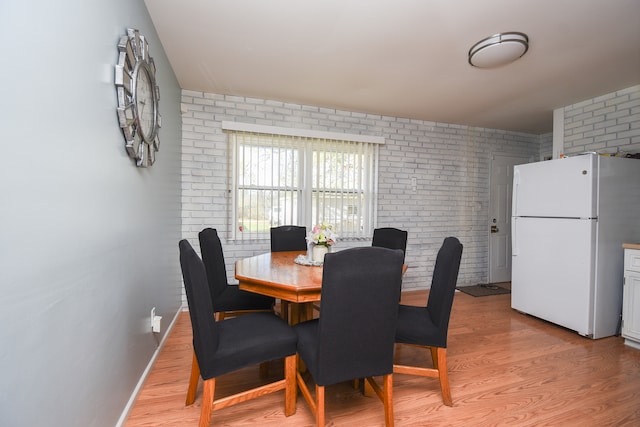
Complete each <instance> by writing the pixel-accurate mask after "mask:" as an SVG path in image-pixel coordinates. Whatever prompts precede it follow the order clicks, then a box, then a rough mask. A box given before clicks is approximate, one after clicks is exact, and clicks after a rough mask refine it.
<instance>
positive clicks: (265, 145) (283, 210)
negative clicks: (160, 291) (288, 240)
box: [223, 122, 384, 240]
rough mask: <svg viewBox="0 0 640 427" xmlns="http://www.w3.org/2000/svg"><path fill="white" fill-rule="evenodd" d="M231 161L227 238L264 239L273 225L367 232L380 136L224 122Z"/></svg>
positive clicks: (350, 235)
mask: <svg viewBox="0 0 640 427" xmlns="http://www.w3.org/2000/svg"><path fill="white" fill-rule="evenodd" d="M223 129H224V130H225V131H226V132H227V134H228V140H229V143H230V148H231V149H230V152H231V162H232V167H231V170H232V177H231V181H232V188H231V195H232V197H231V212H230V220H231V222H232V230H233V233H232V234H231V235H232V238H235V239H237V240H249V239H268V238H269V229H270V228H271V227H275V226H278V225H304V226H306V227H307V228H308V229H309V228H310V227H311V226H312V225H313V224H318V223H321V222H326V223H329V224H333V225H334V226H335V227H336V230H337V232H338V234H339V236H340V238H341V239H357V238H369V237H371V234H372V232H373V228H374V223H375V213H376V198H377V168H378V144H380V143H383V142H384V139H383V138H378V137H369V136H362V135H344V134H338V133H328V132H314V131H303V130H292V129H284V128H273V127H268V126H259V125H247V124H240V123H233V122H224V123H223Z"/></svg>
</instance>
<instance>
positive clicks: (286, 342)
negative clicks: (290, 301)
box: [199, 313, 297, 379]
mask: <svg viewBox="0 0 640 427" xmlns="http://www.w3.org/2000/svg"><path fill="white" fill-rule="evenodd" d="M218 328H219V343H218V351H216V352H215V354H214V357H213V360H207V361H199V365H200V374H201V375H202V378H203V379H208V378H212V377H217V376H219V375H222V374H225V373H227V372H232V371H235V370H238V369H240V368H244V367H246V366H251V365H256V364H258V363H261V362H266V361H269V360H277V359H283V358H285V357H286V356H290V355H292V354H294V353H295V352H296V343H297V336H296V334H295V332H294V331H293V330H292V329H291V327H290V326H289V325H288V324H287V323H286V322H285V321H284V320H282V319H280V318H279V317H278V316H276V315H275V314H272V313H251V314H246V315H244V316H238V317H232V318H229V319H226V320H224V321H223V322H219V323H218ZM205 368H206V369H205Z"/></svg>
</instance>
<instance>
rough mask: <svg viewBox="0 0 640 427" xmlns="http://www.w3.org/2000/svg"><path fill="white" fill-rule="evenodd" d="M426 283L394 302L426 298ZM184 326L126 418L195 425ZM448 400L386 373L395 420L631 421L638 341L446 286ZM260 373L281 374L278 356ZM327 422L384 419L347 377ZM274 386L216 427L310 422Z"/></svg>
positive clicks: (254, 373) (636, 418)
mask: <svg viewBox="0 0 640 427" xmlns="http://www.w3.org/2000/svg"><path fill="white" fill-rule="evenodd" d="M426 298H427V292H426V291H416V292H410V293H409V292H408V293H405V294H404V295H403V301H402V302H403V303H406V304H414V305H422V304H426ZM191 355H192V347H191V325H190V321H189V317H188V313H181V314H180V318H179V320H178V321H177V324H176V326H175V327H174V329H173V331H172V332H171V335H170V336H169V338H168V339H167V342H166V344H165V346H164V348H163V349H162V352H161V354H160V356H159V358H158V360H157V361H156V364H155V366H154V367H153V369H152V371H151V373H150V375H149V377H148V379H147V381H146V383H145V385H144V387H143V389H142V390H141V392H140V394H139V396H138V399H137V401H136V403H135V405H134V407H133V408H132V410H131V413H130V416H129V419H128V421H127V423H126V426H128V427H134V426H194V425H197V422H198V417H199V414H200V405H201V400H202V394H201V390H202V382H200V385H199V388H198V394H197V396H196V403H195V404H194V405H192V406H190V407H185V406H184V399H185V393H186V390H187V382H188V377H189V369H190V366H191V365H190V364H191ZM396 357H397V359H398V360H402V361H403V362H409V361H418V360H419V362H418V363H421V364H424V365H425V366H426V365H428V364H430V356H429V355H428V352H423V351H418V349H416V348H412V347H408V346H400V347H398V348H397V356H396ZM447 359H448V364H449V379H450V383H451V393H452V396H453V403H454V406H453V407H447V406H444V405H443V404H442V399H441V396H440V391H439V387H438V383H437V380H435V379H430V378H419V377H411V376H406V375H399V374H396V375H394V411H395V423H396V426H427V425H429V426H640V350H635V349H632V348H629V347H627V346H625V345H624V343H623V339H622V338H621V337H610V338H604V339H600V340H590V339H587V338H584V337H581V336H579V335H577V334H576V333H575V332H571V331H568V330H565V329H563V328H561V327H558V326H554V325H551V324H549V323H547V322H544V321H542V320H539V319H536V318H533V317H530V316H527V315H523V314H521V313H518V312H516V311H514V310H512V309H511V308H510V295H497V296H487V297H480V298H474V297H471V296H469V295H466V294H463V293H460V292H458V293H456V297H455V300H454V305H453V311H452V315H451V322H450V327H449V343H448V350H447ZM269 371H270V375H274V376H275V375H280V376H281V375H282V366H281V363H278V362H272V363H271V364H270V370H269ZM259 382H260V377H259V370H258V367H251V368H246V369H243V370H241V371H239V372H237V373H233V374H229V375H227V376H224V377H222V379H221V380H220V381H219V384H220V389H219V390H220V393H230V392H231V391H235V390H238V389H242V388H246V387H247V386H249V385H254V384H257V383H259ZM326 398H327V425H332V426H358V427H366V426H380V425H384V414H383V408H382V404H381V402H380V401H379V400H378V399H377V398H375V397H365V396H363V395H362V394H361V393H360V392H359V391H357V390H354V389H353V388H352V386H351V385H350V384H347V383H345V384H338V385H335V386H330V387H327V391H326ZM283 412H284V392H278V393H275V394H272V395H269V396H264V397H261V398H259V399H255V400H252V401H249V402H245V403H242V404H240V405H237V406H234V407H231V408H226V409H223V410H221V411H218V412H214V413H213V417H212V423H211V425H217V426H222V425H225V426H256V425H259V426H278V427H283V426H297V427H299V426H311V425H313V417H312V415H311V413H310V411H309V409H308V408H307V406H306V403H305V402H304V399H302V397H301V396H300V395H299V396H298V404H297V412H296V414H295V415H293V416H291V417H288V418H287V417H285V416H284V413H283Z"/></svg>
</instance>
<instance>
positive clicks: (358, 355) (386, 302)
mask: <svg viewBox="0 0 640 427" xmlns="http://www.w3.org/2000/svg"><path fill="white" fill-rule="evenodd" d="M323 269H324V270H323V273H322V274H323V276H322V294H321V300H322V305H321V306H320V316H319V318H318V319H314V320H310V321H307V322H303V323H299V324H297V325H296V326H294V330H295V331H296V333H297V334H298V355H299V356H300V358H301V360H302V361H303V362H304V363H305V364H306V366H307V368H308V371H309V372H310V374H311V376H312V377H313V380H314V382H315V384H316V385H315V399H314V398H313V397H312V394H311V392H310V390H309V388H308V387H307V385H306V383H305V380H304V378H303V376H302V375H301V374H300V373H298V375H297V382H298V386H299V388H300V389H301V391H302V395H303V396H304V398H305V400H306V401H307V403H308V404H309V407H310V408H311V411H312V412H313V414H314V415H315V418H316V424H317V425H318V426H323V425H324V422H325V407H324V393H325V386H328V385H331V384H336V383H339V382H343V381H349V380H354V379H358V378H366V381H367V382H368V383H369V384H370V385H371V387H372V388H373V390H374V391H375V392H376V394H377V395H378V397H379V398H380V399H381V400H382V401H383V403H384V412H385V422H386V425H387V426H391V425H393V398H392V397H393V350H394V337H395V331H396V320H397V316H398V300H399V299H400V288H401V283H402V252H401V251H399V250H393V249H386V248H373V247H360V248H351V249H346V250H343V251H340V252H336V253H329V254H327V255H326V256H325V258H324V266H323ZM374 376H383V384H384V386H383V387H384V388H383V389H381V388H380V386H379V385H378V384H377V383H376V382H375V381H374V380H373V378H372V377H374Z"/></svg>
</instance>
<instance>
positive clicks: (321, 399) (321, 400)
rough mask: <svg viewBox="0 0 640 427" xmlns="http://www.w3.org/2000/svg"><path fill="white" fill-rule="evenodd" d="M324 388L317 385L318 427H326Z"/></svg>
mask: <svg viewBox="0 0 640 427" xmlns="http://www.w3.org/2000/svg"><path fill="white" fill-rule="evenodd" d="M324 422H325V419H324V386H321V385H317V384H316V426H317V427H324Z"/></svg>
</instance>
